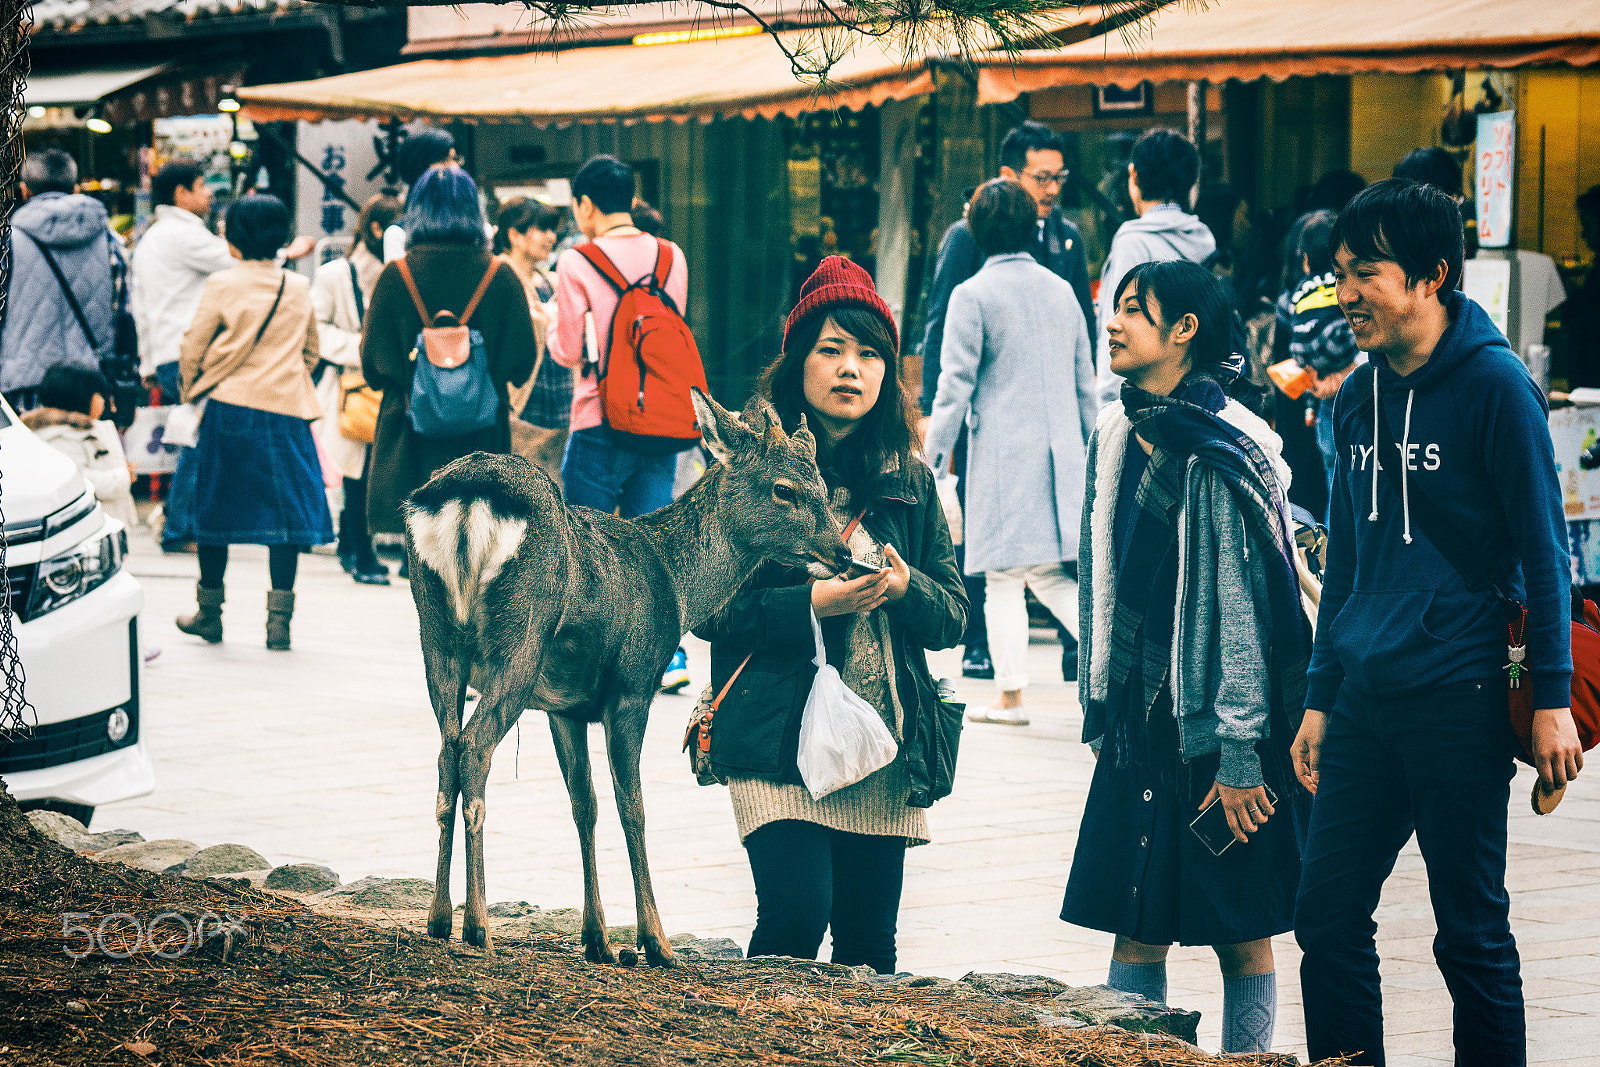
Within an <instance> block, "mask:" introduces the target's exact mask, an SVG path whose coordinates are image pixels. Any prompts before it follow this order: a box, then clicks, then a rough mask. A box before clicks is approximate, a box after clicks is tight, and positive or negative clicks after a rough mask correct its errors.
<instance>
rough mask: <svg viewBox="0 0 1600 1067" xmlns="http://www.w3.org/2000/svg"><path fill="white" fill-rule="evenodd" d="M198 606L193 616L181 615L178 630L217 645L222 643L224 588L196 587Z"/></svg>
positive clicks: (195, 596) (177, 620) (178, 620)
mask: <svg viewBox="0 0 1600 1067" xmlns="http://www.w3.org/2000/svg"><path fill="white" fill-rule="evenodd" d="M194 599H195V603H196V605H198V606H197V607H196V608H195V613H194V614H193V615H179V616H178V618H177V619H176V620H175V621H176V622H177V624H178V629H180V630H182V631H183V632H184V633H186V634H193V635H194V636H196V637H200V638H204V639H205V640H206V641H209V642H210V643H211V644H213V645H215V644H218V643H220V642H221V641H222V588H221V587H220V586H219V587H218V588H216V589H211V588H209V587H207V586H204V585H196V586H195V589H194Z"/></svg>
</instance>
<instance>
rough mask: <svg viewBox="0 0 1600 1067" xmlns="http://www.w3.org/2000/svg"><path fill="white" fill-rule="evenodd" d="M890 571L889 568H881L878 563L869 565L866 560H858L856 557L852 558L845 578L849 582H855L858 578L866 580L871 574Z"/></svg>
mask: <svg viewBox="0 0 1600 1067" xmlns="http://www.w3.org/2000/svg"><path fill="white" fill-rule="evenodd" d="M888 569H889V568H888V567H883V566H879V565H878V564H876V563H868V562H867V561H866V560H864V559H857V558H856V557H854V556H851V557H850V569H849V570H847V571H845V572H844V576H845V579H846V580H847V581H852V582H853V581H855V580H856V579H857V578H865V577H866V576H867V575H869V574H877V573H878V572H879V571H886V570H888Z"/></svg>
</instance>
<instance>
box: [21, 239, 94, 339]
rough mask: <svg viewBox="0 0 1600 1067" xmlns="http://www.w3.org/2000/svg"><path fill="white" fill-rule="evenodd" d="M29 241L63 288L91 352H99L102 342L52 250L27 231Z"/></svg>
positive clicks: (62, 293)
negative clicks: (92, 327)
mask: <svg viewBox="0 0 1600 1067" xmlns="http://www.w3.org/2000/svg"><path fill="white" fill-rule="evenodd" d="M18 232H20V233H25V234H26V236H27V238H28V240H30V241H32V242H33V247H35V248H37V249H38V250H39V254H40V255H41V256H43V257H44V261H45V263H46V264H47V265H48V266H49V268H50V273H51V274H54V275H55V276H56V284H57V285H59V286H61V295H62V296H64V297H66V298H67V306H68V307H70V308H71V309H72V317H73V318H75V319H77V320H78V328H79V329H80V330H82V331H83V339H84V340H85V341H88V342H89V351H91V352H98V351H99V350H100V342H98V341H96V340H95V339H94V331H93V330H91V329H89V317H88V316H87V315H85V314H84V313H83V307H82V305H80V304H79V303H78V295H77V294H76V293H74V292H73V291H72V285H71V284H70V283H69V282H68V281H67V276H66V275H65V274H63V273H62V272H61V264H59V263H57V262H56V257H55V256H53V255H51V254H50V249H49V248H47V247H46V246H45V243H44V242H43V241H41V240H39V239H38V238H36V237H34V236H33V234H31V233H26V231H18Z"/></svg>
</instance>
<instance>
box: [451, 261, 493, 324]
mask: <svg viewBox="0 0 1600 1067" xmlns="http://www.w3.org/2000/svg"><path fill="white" fill-rule="evenodd" d="M499 270H500V257H499V256H490V257H489V269H488V270H486V271H484V272H483V280H482V281H480V282H479V283H478V288H476V289H475V290H473V292H472V299H471V300H468V301H467V307H466V310H465V311H463V312H462V313H461V318H460V319H459V320H458V321H459V322H460V323H461V325H463V326H465V325H466V324H467V320H468V319H470V318H472V313H473V312H474V311H477V310H478V301H480V300H482V299H483V294H484V293H487V292H488V291H489V283H490V282H492V281H494V276H495V274H496V273H497V272H498V271H499Z"/></svg>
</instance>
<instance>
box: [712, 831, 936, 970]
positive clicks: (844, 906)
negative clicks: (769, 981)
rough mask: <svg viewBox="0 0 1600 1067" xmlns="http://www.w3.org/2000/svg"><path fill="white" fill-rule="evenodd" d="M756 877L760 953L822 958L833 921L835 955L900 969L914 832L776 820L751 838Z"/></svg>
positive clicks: (754, 942) (755, 946)
mask: <svg viewBox="0 0 1600 1067" xmlns="http://www.w3.org/2000/svg"><path fill="white" fill-rule="evenodd" d="M744 847H745V851H746V852H748V853H749V854H750V873H751V874H753V875H754V876H755V882H756V929H755V932H754V933H753V934H751V935H750V955H752V956H794V957H796V958H797V959H803V960H814V959H816V958H817V949H818V948H819V947H821V945H822V935H823V933H824V932H825V931H827V930H828V928H829V927H830V926H831V927H832V928H833V962H834V963H842V964H844V965H846V966H855V965H856V964H861V963H865V964H867V965H868V966H870V967H872V969H873V970H875V971H877V972H878V973H879V974H893V973H894V964H895V947H894V935H895V924H896V920H897V919H898V917H899V912H900V886H901V883H902V881H903V880H904V876H905V865H906V839H905V838H903V837H876V836H869V835H867V834H851V833H846V832H844V831H843V830H830V829H829V828H828V827H826V826H819V825H817V824H816V823H809V822H800V821H798V820H795V819H784V820H782V821H780V822H771V823H768V824H767V825H765V826H763V827H761V828H760V829H759V830H757V831H755V832H754V833H752V834H751V835H750V836H749V837H747V838H745V840H744Z"/></svg>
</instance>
